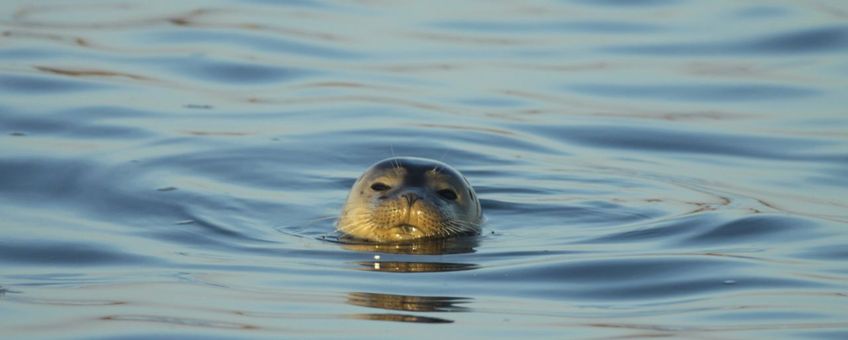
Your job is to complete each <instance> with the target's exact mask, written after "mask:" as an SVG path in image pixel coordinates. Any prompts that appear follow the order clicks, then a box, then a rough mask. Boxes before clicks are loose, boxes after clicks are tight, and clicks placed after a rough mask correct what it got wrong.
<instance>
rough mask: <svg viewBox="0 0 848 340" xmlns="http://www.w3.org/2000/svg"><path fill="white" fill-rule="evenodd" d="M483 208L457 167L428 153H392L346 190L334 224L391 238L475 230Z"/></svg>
mask: <svg viewBox="0 0 848 340" xmlns="http://www.w3.org/2000/svg"><path fill="white" fill-rule="evenodd" d="M482 219H483V214H482V210H481V209H480V201H479V200H478V199H477V194H476V193H475V192H474V188H473V187H471V184H470V183H468V180H467V179H465V177H464V176H462V174H461V173H459V171H457V170H456V169H454V168H452V167H450V166H449V165H447V164H445V163H442V162H439V161H435V160H432V159H426V158H414V157H393V158H388V159H384V160H382V161H379V162H377V163H375V164H374V165H372V166H371V167H369V168H368V169H367V170H365V172H364V173H363V174H362V176H360V177H359V179H357V180H356V183H354V184H353V188H351V190H350V194H348V197H347V201H346V202H345V205H344V208H343V209H342V213H341V216H340V217H339V220H338V222H337V224H336V229H337V230H338V231H339V232H341V233H342V234H344V235H345V236H347V237H349V238H353V239H359V240H365V241H371V242H377V243H392V242H395V243H396V242H404V241H410V240H419V239H438V238H447V237H453V236H459V235H477V234H479V233H480V224H481V223H482Z"/></svg>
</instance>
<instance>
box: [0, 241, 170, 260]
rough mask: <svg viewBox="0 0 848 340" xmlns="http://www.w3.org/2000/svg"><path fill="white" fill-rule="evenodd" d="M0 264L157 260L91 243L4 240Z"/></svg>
mask: <svg viewBox="0 0 848 340" xmlns="http://www.w3.org/2000/svg"><path fill="white" fill-rule="evenodd" d="M0 261H2V262H4V263H6V264H9V265H24V264H25V265H58V266H65V265H118V266H124V265H129V264H139V263H147V264H151V263H157V262H159V260H156V259H154V258H149V257H145V256H140V255H134V254H129V253H126V252H123V251H118V250H117V249H114V248H113V247H111V246H107V245H105V244H101V243H93V242H69V241H49V240H25V239H6V240H4V241H0Z"/></svg>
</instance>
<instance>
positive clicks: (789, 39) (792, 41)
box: [604, 26, 848, 56]
mask: <svg viewBox="0 0 848 340" xmlns="http://www.w3.org/2000/svg"><path fill="white" fill-rule="evenodd" d="M845 49H848V27H846V26H831V27H821V28H813V29H801V30H796V31H789V32H783V33H779V34H772V35H768V36H763V37H756V38H749V39H745V40H737V41H722V42H695V43H693V42H685V43H670V44H646V45H628V46H613V47H607V48H604V50H605V51H610V52H617V53H626V54H648V55H663V56H690V55H716V56H721V55H740V54H742V55H744V54H772V55H776V56H777V55H779V56H785V55H786V54H795V53H823V52H834V51H843V50H845Z"/></svg>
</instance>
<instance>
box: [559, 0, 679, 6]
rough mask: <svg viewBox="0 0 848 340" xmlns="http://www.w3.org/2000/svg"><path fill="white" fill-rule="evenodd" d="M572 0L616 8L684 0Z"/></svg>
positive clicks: (667, 3)
mask: <svg viewBox="0 0 848 340" xmlns="http://www.w3.org/2000/svg"><path fill="white" fill-rule="evenodd" d="M566 1H570V2H575V3H580V4H585V5H592V6H610V7H616V8H628V7H657V6H666V5H671V4H677V3H681V2H682V0H566Z"/></svg>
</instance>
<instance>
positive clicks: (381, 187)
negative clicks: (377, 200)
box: [371, 182, 392, 191]
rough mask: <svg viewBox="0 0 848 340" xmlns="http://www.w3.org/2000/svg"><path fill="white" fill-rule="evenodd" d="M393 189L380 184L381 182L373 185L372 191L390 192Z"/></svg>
mask: <svg viewBox="0 0 848 340" xmlns="http://www.w3.org/2000/svg"><path fill="white" fill-rule="evenodd" d="M391 188H392V187H390V186H388V185H385V184H383V183H380V182H377V183H374V184H371V190H374V191H386V190H389V189H391Z"/></svg>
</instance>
